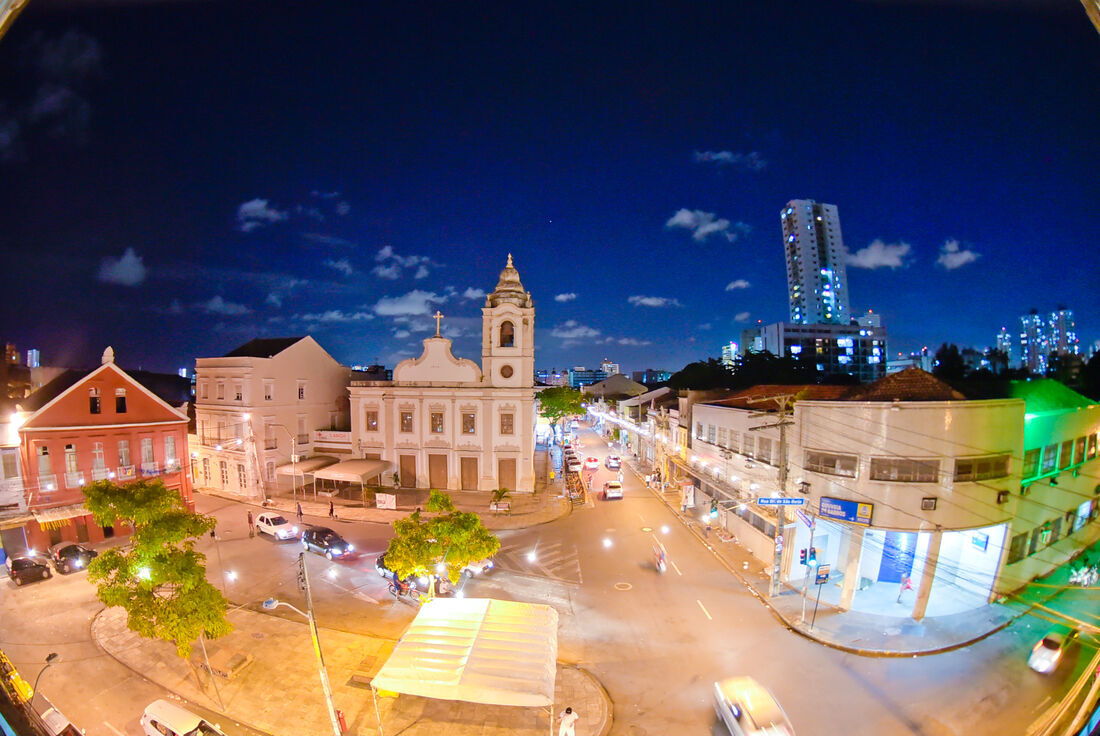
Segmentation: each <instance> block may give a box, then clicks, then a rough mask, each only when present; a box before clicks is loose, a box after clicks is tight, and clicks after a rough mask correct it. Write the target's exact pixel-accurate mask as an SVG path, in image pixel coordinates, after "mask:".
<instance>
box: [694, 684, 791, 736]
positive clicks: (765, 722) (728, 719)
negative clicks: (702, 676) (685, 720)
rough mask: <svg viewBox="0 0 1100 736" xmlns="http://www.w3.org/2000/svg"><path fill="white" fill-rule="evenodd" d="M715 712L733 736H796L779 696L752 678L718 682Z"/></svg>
mask: <svg viewBox="0 0 1100 736" xmlns="http://www.w3.org/2000/svg"><path fill="white" fill-rule="evenodd" d="M714 710H715V711H717V713H718V718H719V720H721V721H722V723H724V724H726V728H728V729H729V732H730V733H731V734H733V736H794V726H792V725H791V722H790V720H789V719H788V718H787V714H786V713H784V712H783V709H782V708H781V707H779V703H777V702H776V700H775V696H774V695H772V694H771V692H770V691H769V690H768V689H767V688H766V687H764V686H763V685H761V684H760V683H759V682H757V681H756V680H754V679H753V678H751V677H731V678H729V679H726V680H719V681H718V682H716V683H714Z"/></svg>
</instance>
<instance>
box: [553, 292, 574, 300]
mask: <svg viewBox="0 0 1100 736" xmlns="http://www.w3.org/2000/svg"><path fill="white" fill-rule="evenodd" d="M576 298H577V295H576V294H574V293H573V292H571V291H567V292H565V293H564V294H558V295H556V296H555V297H554V301H556V302H571V301H573V300H574V299H576Z"/></svg>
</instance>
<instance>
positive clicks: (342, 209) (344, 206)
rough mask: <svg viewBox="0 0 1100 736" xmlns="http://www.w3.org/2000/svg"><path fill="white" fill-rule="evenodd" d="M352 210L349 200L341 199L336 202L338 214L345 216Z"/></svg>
mask: <svg viewBox="0 0 1100 736" xmlns="http://www.w3.org/2000/svg"><path fill="white" fill-rule="evenodd" d="M349 212H351V205H350V204H348V203H347V202H344V201H340V202H337V203H336V214H338V215H340V216H343V215H346V214H347V213H349Z"/></svg>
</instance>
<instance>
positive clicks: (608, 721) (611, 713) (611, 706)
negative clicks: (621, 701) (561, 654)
mask: <svg viewBox="0 0 1100 736" xmlns="http://www.w3.org/2000/svg"><path fill="white" fill-rule="evenodd" d="M558 664H559V665H561V667H562V668H563V669H565V668H568V669H574V670H576V671H577V672H579V673H581V674H582V675H584V676H585V677H586V678H588V680H589V681H590V682H591V683H592V684H593V685H594V686H595V688H596V689H597V690H598V691H599V692H600V693H602V694H603V697H604V700H605V701H606V702H607V714H606V716H604V719H603V726H601V727H600V731H599V733H597V734H595V736H607V734H608V733H610V732H611V727H612V726H613V725H614V724H615V701H614V700H612V699H611V693H609V692H607V688H606V687H604V686H603V683H602V682H600V681H599V680H598V679H597V678H596V676H595V675H593V674H592V673H591V672H589V671H588V670H586V669H585V668H584V667H581V666H580V665H576V664H569V665H566V664H561V663H560V662H559V663H558Z"/></svg>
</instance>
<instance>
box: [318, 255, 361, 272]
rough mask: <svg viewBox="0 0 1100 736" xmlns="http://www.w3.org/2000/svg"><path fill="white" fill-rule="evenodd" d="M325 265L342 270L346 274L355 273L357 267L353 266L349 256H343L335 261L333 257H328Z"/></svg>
mask: <svg viewBox="0 0 1100 736" xmlns="http://www.w3.org/2000/svg"><path fill="white" fill-rule="evenodd" d="M324 265H326V266H328V267H329V268H332V269H335V270H337V271H340V272H341V273H343V274H344V275H345V276H351V275H352V274H353V273H355V269H354V268H352V267H351V263H350V262H349V261H348V259H347V258H341V259H340V260H338V261H334V260H332V259H331V258H326V259H325V260H324Z"/></svg>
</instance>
